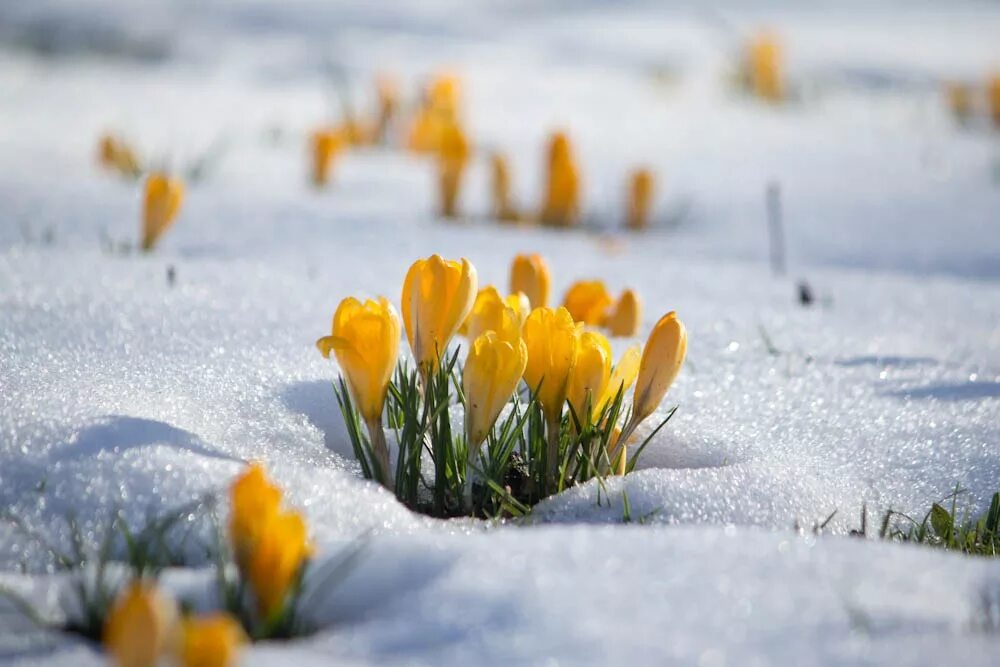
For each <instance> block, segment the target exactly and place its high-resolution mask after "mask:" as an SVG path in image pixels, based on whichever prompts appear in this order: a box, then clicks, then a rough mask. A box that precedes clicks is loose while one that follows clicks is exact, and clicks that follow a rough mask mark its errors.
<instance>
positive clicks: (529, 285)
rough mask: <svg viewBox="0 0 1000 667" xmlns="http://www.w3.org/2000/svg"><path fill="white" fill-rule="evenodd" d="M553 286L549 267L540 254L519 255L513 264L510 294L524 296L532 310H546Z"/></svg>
mask: <svg viewBox="0 0 1000 667" xmlns="http://www.w3.org/2000/svg"><path fill="white" fill-rule="evenodd" d="M551 284H552V275H551V273H550V272H549V265H548V263H547V262H546V261H545V258H544V257H542V256H541V255H539V254H538V253H534V254H531V255H518V256H517V257H515V258H514V261H513V262H511V265H510V292H511V294H516V293H518V292H520V293H522V294H524V295H525V296H526V297H528V303H529V304H531V307H532V308H545V307H547V306H548V305H549V290H550V287H551Z"/></svg>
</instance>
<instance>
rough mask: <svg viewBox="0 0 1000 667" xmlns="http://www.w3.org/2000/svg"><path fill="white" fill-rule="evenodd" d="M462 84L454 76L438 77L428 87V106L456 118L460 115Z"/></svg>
mask: <svg viewBox="0 0 1000 667" xmlns="http://www.w3.org/2000/svg"><path fill="white" fill-rule="evenodd" d="M461 88H462V84H461V82H460V81H459V80H458V77H456V76H454V75H452V74H439V75H437V76H436V77H435V78H434V79H433V80H432V81H431V83H430V85H429V86H428V87H427V104H428V106H430V107H431V108H433V109H434V110H435V111H438V112H441V113H444V114H448V115H451V116H454V115H456V114H458V106H459V96H460V94H461Z"/></svg>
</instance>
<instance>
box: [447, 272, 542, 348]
mask: <svg viewBox="0 0 1000 667" xmlns="http://www.w3.org/2000/svg"><path fill="white" fill-rule="evenodd" d="M527 301H528V298H527V297H526V296H524V295H523V294H521V293H520V292H518V293H517V294H511V295H509V296H507V297H506V298H504V297H501V296H500V292H499V291H498V290H497V288H496V287H494V286H493V285H487V286H486V287H484V288H483V289H481V290H479V294H477V295H476V301H475V303H474V304H472V310H471V311H470V312H469V316H468V317H467V318H465V323H464V324H462V329H461V330H460V333H462V334H464V335H465V336H466V337H467V338H468V339H469V340H470V341H471V340H475V339H476V338H478V337H479V335H480V334H482V333H485V332H487V331H502V330H505V329H506V328H507V326H508V324H507V323H508V322H510V323H511V325H513V326H516V327H517V329H518V331H520V328H521V325H522V324H523V323H524V318H526V317H527V316H528V313H529V312H530V311H531V308H530V306H528V303H527Z"/></svg>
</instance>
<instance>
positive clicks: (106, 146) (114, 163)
mask: <svg viewBox="0 0 1000 667" xmlns="http://www.w3.org/2000/svg"><path fill="white" fill-rule="evenodd" d="M97 159H98V161H99V162H100V163H101V165H102V166H103V167H105V168H107V169H114V170H115V171H117V172H119V173H120V174H122V175H123V176H131V177H133V178H134V177H136V176H138V175H139V174H140V173H142V168H141V167H140V166H139V158H137V157H136V155H135V152H134V151H133V150H132V147H131V146H129V145H128V144H127V143H126V142H125V141H124V140H123V139H121V138H119V137H116V136H115V135H113V134H105V135H103V136H101V140H100V143H99V145H98V153H97Z"/></svg>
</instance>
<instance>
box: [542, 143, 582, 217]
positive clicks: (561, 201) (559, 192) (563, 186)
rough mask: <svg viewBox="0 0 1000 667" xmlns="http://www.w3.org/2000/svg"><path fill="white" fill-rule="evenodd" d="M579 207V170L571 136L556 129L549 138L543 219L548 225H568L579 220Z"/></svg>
mask: <svg viewBox="0 0 1000 667" xmlns="http://www.w3.org/2000/svg"><path fill="white" fill-rule="evenodd" d="M579 211H580V172H579V169H578V168H577V165H576V160H575V159H574V158H573V153H572V149H571V148H570V143H569V138H568V137H567V136H566V135H565V134H564V133H562V132H556V133H555V134H553V135H552V138H551V140H550V142H549V155H548V171H547V174H546V183H545V201H544V203H543V205H542V212H541V219H542V222H543V223H545V224H548V225H554V226H557V227H569V226H572V225H574V224H576V223H577V221H578V217H579Z"/></svg>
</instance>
